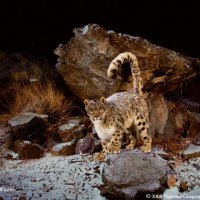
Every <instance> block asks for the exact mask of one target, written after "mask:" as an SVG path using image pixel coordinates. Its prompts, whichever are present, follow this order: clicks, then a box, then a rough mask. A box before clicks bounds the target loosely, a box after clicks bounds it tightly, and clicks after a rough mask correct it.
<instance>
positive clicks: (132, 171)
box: [102, 150, 168, 200]
mask: <svg viewBox="0 0 200 200" xmlns="http://www.w3.org/2000/svg"><path fill="white" fill-rule="evenodd" d="M167 171H168V167H167V164H166V162H165V161H163V160H162V159H161V158H156V157H152V156H150V155H148V154H144V153H142V152H140V151H137V150H131V151H122V152H121V153H120V154H111V155H109V157H107V160H106V163H105V166H104V168H103V172H102V178H103V182H104V189H103V190H104V192H106V193H107V194H108V195H111V196H112V197H115V198H117V199H129V200H130V199H137V198H140V199H144V198H145V195H146V194H149V193H153V192H156V194H159V193H162V188H163V184H165V183H166V181H167Z"/></svg>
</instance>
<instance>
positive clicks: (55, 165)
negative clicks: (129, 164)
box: [0, 154, 105, 200]
mask: <svg viewBox="0 0 200 200" xmlns="http://www.w3.org/2000/svg"><path fill="white" fill-rule="evenodd" d="M4 166H5V168H3V170H1V171H0V197H2V198H3V199H6V200H11V199H19V198H20V197H21V198H22V197H23V198H25V199H32V200H33V199H40V200H47V199H48V200H50V199H59V200H64V199H70V200H75V199H76V200H85V199H90V200H104V199H105V198H104V197H103V196H101V195H100V191H99V190H98V189H97V187H98V186H99V185H101V184H102V180H101V176H100V174H101V171H102V164H101V163H97V162H95V161H93V160H92V159H91V156H81V155H75V156H69V157H62V156H56V157H51V156H50V154H48V155H47V156H46V157H44V158H41V159H36V160H29V161H21V160H15V161H14V160H5V165H4Z"/></svg>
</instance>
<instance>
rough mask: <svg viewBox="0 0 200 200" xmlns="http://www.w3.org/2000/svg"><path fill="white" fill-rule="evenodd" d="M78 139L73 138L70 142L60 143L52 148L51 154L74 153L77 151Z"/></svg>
mask: <svg viewBox="0 0 200 200" xmlns="http://www.w3.org/2000/svg"><path fill="white" fill-rule="evenodd" d="M76 142H77V140H76V139H73V140H71V141H70V142H65V143H58V144H56V145H55V146H54V147H53V148H52V149H51V154H52V155H54V156H58V155H65V156H69V155H73V154H74V153H75V146H76Z"/></svg>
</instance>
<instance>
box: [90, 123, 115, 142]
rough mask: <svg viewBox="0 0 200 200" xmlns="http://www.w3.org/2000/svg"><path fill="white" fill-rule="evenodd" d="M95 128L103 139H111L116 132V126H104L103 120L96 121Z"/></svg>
mask: <svg viewBox="0 0 200 200" xmlns="http://www.w3.org/2000/svg"><path fill="white" fill-rule="evenodd" d="M93 123H94V127H95V130H96V132H97V134H98V136H99V138H100V139H101V140H103V141H109V140H110V139H111V138H112V135H113V133H114V132H115V127H114V126H109V127H108V126H104V125H103V124H102V123H101V121H94V122H93Z"/></svg>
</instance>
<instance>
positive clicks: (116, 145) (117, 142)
mask: <svg viewBox="0 0 200 200" xmlns="http://www.w3.org/2000/svg"><path fill="white" fill-rule="evenodd" d="M122 137H123V130H122V129H118V130H116V131H115V133H114V134H113V135H112V138H111V140H110V141H109V142H108V143H107V144H106V146H105V152H106V153H120V151H121V141H122Z"/></svg>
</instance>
